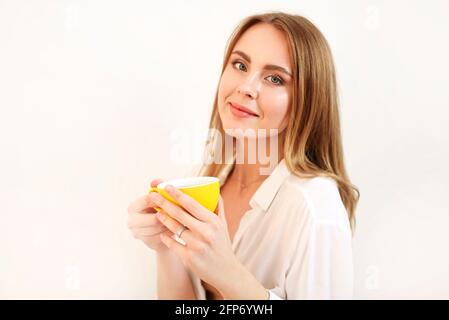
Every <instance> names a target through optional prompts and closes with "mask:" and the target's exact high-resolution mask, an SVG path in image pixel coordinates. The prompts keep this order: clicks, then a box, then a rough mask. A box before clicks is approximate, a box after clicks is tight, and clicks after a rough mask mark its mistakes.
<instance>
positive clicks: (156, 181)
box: [151, 178, 164, 187]
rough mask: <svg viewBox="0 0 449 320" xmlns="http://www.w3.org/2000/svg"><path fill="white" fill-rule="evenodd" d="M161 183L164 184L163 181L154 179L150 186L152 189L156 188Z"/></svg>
mask: <svg viewBox="0 0 449 320" xmlns="http://www.w3.org/2000/svg"><path fill="white" fill-rule="evenodd" d="M161 182H164V181H163V180H162V179H160V178H157V179H154V180H153V181H151V186H152V187H157V185H158V184H159V183H161Z"/></svg>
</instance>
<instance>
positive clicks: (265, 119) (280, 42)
mask: <svg viewBox="0 0 449 320" xmlns="http://www.w3.org/2000/svg"><path fill="white" fill-rule="evenodd" d="M279 67H280V68H279ZM291 74H292V68H291V63H290V55H289V49H288V42H287V38H286V36H285V35H284V33H282V32H281V31H279V30H278V29H276V28H275V27H273V26H272V25H270V24H266V23H258V24H256V25H254V26H252V27H251V28H249V29H248V30H246V32H245V33H244V34H243V35H242V36H241V37H240V39H239V40H238V41H237V43H236V44H235V46H234V48H233V50H232V53H231V55H230V58H229V61H228V62H227V65H226V68H225V70H224V72H223V74H222V76H221V79H220V85H219V88H218V112H219V114H220V119H221V121H222V126H223V129H225V130H227V131H226V132H227V133H229V134H231V135H233V136H234V134H232V132H234V130H235V129H241V130H248V129H252V130H254V134H258V131H257V130H258V129H265V130H266V132H265V133H264V130H262V134H263V135H267V136H269V135H270V129H277V130H278V132H277V134H279V133H281V132H282V131H283V130H284V129H285V127H286V125H287V120H288V117H287V110H288V107H289V105H290V103H291V96H292V82H293V78H292V76H291ZM231 104H232V105H235V104H237V105H239V106H243V107H246V108H247V109H249V111H251V112H252V113H254V114H256V115H255V116H253V115H251V116H248V115H247V114H246V113H239V111H238V110H236V109H235V108H233V107H232V105H231ZM237 107H238V106H237ZM229 130H230V131H229ZM230 132H231V133H230ZM258 136H259V137H260V134H259V135H258Z"/></svg>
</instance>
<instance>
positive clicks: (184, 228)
mask: <svg viewBox="0 0 449 320" xmlns="http://www.w3.org/2000/svg"><path fill="white" fill-rule="evenodd" d="M186 230H187V227H186V226H182V227H181V228H180V229H179V230H178V231H176V236H177V237H178V238H179V239H181V235H182V233H183V232H184V231H186Z"/></svg>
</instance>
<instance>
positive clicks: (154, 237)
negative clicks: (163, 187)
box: [128, 179, 171, 252]
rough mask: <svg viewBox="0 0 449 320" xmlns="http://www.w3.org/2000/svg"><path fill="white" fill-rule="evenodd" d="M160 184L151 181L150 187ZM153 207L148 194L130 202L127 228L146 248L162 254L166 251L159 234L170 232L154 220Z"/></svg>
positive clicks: (159, 181)
mask: <svg viewBox="0 0 449 320" xmlns="http://www.w3.org/2000/svg"><path fill="white" fill-rule="evenodd" d="M161 182H162V180H160V179H155V180H153V181H151V186H152V187H155V186H157V185H158V184H159V183H161ZM154 207H155V203H154V202H153V201H152V200H151V198H150V196H149V194H147V195H144V196H143V197H140V198H138V199H136V200H135V201H134V202H132V203H131V204H130V205H129V207H128V228H129V229H130V230H131V233H132V234H133V236H134V238H136V239H139V240H141V241H143V243H145V245H146V246H147V247H149V248H151V249H153V250H155V251H158V252H163V251H167V247H166V246H165V245H164V244H163V243H162V241H161V239H160V234H162V233H164V232H167V234H171V232H170V231H169V230H168V229H167V227H165V226H164V225H163V224H162V223H161V222H160V221H159V220H158V219H157V218H156V215H155V213H156V212H157V211H156V210H155V209H154Z"/></svg>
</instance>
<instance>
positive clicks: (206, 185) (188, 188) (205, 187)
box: [148, 177, 220, 212]
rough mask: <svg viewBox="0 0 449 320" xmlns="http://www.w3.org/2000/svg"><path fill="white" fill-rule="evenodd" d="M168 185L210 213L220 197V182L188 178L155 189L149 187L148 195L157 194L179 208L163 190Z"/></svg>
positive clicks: (166, 183) (217, 180)
mask: <svg viewBox="0 0 449 320" xmlns="http://www.w3.org/2000/svg"><path fill="white" fill-rule="evenodd" d="M168 184H170V185H172V186H174V187H175V188H176V189H178V190H181V191H182V192H184V193H185V194H187V195H189V196H190V197H192V198H193V199H195V200H196V201H198V202H199V203H200V204H201V205H203V206H204V207H205V208H206V209H208V210H209V211H211V212H214V211H215V209H216V208H217V205H218V198H219V196H220V180H219V179H218V178H216V177H189V178H181V179H175V180H170V181H164V182H161V183H159V184H158V185H157V186H156V187H151V188H150V190H149V191H148V193H150V192H157V193H159V194H160V195H162V196H163V197H164V198H165V199H167V200H168V201H170V202H172V203H174V204H175V205H177V206H181V205H180V204H179V203H178V202H177V201H176V200H175V199H173V198H172V197H171V196H170V195H169V194H168V192H167V191H166V190H165V186H166V185H168ZM181 207H182V206H181ZM155 209H156V210H157V211H160V210H161V209H160V208H159V207H156V208H155Z"/></svg>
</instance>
